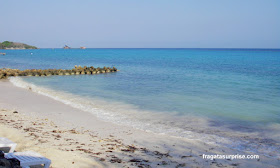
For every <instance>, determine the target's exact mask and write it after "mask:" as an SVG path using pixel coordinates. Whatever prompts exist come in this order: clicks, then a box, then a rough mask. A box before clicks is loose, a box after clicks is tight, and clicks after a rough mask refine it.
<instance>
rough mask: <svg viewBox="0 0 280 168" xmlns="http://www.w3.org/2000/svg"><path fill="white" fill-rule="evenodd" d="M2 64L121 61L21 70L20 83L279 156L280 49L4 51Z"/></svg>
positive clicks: (110, 114)
mask: <svg viewBox="0 0 280 168" xmlns="http://www.w3.org/2000/svg"><path fill="white" fill-rule="evenodd" d="M0 52H5V53H7V55H6V56H0V68H16V69H49V68H57V69H60V68H62V69H72V68H73V67H74V66H75V65H81V66H94V67H104V66H106V67H108V66H109V67H112V66H115V67H117V68H118V69H119V70H120V71H119V72H117V73H108V74H97V75H77V76H76V75H73V76H50V77H16V78H10V81H11V82H12V83H13V84H14V85H15V86H18V87H23V88H26V89H28V88H29V87H31V88H32V91H34V92H37V93H40V94H43V95H46V96H49V97H51V98H53V99H55V100H57V101H60V102H63V103H65V104H68V105H69V106H72V107H74V108H78V109H81V110H83V111H85V112H90V113H92V115H94V116H96V117H98V118H99V119H101V120H105V121H108V122H112V123H115V124H120V125H125V126H129V127H133V128H136V129H141V130H145V131H150V132H154V133H157V134H167V135H170V136H173V137H178V138H187V139H198V140H201V141H203V142H205V143H212V144H217V145H225V146H228V147H230V148H234V149H237V150H242V151H250V152H253V153H259V154H265V155H266V156H269V157H280V153H279V151H280V133H279V132H280V50H279V49H85V50H81V49H38V50H5V51H4V50H0Z"/></svg>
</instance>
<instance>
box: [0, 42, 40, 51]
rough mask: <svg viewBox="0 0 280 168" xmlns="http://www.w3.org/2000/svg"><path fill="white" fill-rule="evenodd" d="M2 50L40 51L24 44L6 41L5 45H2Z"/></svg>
mask: <svg viewBox="0 0 280 168" xmlns="http://www.w3.org/2000/svg"><path fill="white" fill-rule="evenodd" d="M0 49H7V50H8V49H10V50H15V49H38V48H37V47H35V46H31V45H27V44H24V43H18V42H11V41H4V42H3V43H0Z"/></svg>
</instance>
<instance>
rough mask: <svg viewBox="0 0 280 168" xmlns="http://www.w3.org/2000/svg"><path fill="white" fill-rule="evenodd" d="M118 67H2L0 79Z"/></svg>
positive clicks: (99, 70) (104, 71) (104, 70)
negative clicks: (24, 68)
mask: <svg viewBox="0 0 280 168" xmlns="http://www.w3.org/2000/svg"><path fill="white" fill-rule="evenodd" d="M117 71H118V69H117V68H115V67H113V68H111V67H103V68H99V67H98V68H94V67H93V66H91V67H87V66H84V67H81V66H75V68H73V69H69V70H65V69H43V70H42V69H26V70H19V69H6V68H3V69H0V79H6V78H8V77H10V76H52V75H85V74H86V75H93V74H99V73H110V72H117Z"/></svg>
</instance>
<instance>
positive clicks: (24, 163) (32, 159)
mask: <svg viewBox="0 0 280 168" xmlns="http://www.w3.org/2000/svg"><path fill="white" fill-rule="evenodd" d="M5 158H7V159H9V158H16V159H18V160H19V161H20V166H21V167H23V168H29V167H30V166H35V165H41V164H43V165H44V168H49V167H50V165H51V160H49V159H47V158H45V157H43V156H41V155H40V154H39V153H36V152H32V151H27V152H14V153H6V154H5Z"/></svg>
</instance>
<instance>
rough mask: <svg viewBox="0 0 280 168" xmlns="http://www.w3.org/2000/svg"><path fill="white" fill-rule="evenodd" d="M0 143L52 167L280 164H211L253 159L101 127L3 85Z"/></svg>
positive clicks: (198, 143) (266, 161) (265, 163)
mask: <svg viewBox="0 0 280 168" xmlns="http://www.w3.org/2000/svg"><path fill="white" fill-rule="evenodd" d="M0 93H1V96H0V124H1V125H0V126H1V131H0V137H7V138H9V139H11V140H12V141H14V142H17V143H18V147H17V148H16V150H17V151H27V150H32V151H36V152H38V153H40V154H42V155H43V156H45V157H47V158H49V159H51V160H52V165H51V166H52V167H56V168H60V167H67V168H70V167H277V166H278V165H279V164H280V161H279V159H275V158H268V157H266V156H260V159H255V160H218V159H216V160H207V159H203V158H202V155H203V154H208V155H211V154H227V155H234V154H252V153H244V152H240V151H236V150H233V149H229V148H226V147H224V146H220V145H218V144H206V143H204V142H203V141H202V140H189V139H182V138H175V137H170V136H167V135H162V134H154V133H150V132H145V131H141V130H136V129H133V128H130V127H125V126H121V125H116V124H112V123H109V122H104V121H101V120H100V119H98V118H96V117H95V116H94V115H92V114H90V113H87V112H84V111H81V110H79V109H75V108H73V107H70V106H68V105H66V104H63V103H61V102H58V101H55V100H53V99H51V98H49V97H46V96H43V95H39V94H37V93H34V92H32V88H31V89H30V90H27V89H22V88H18V87H15V86H13V85H12V84H11V83H10V82H9V81H8V80H4V81H3V80H1V81H0Z"/></svg>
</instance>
